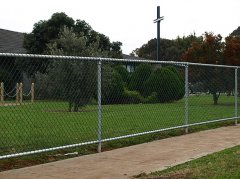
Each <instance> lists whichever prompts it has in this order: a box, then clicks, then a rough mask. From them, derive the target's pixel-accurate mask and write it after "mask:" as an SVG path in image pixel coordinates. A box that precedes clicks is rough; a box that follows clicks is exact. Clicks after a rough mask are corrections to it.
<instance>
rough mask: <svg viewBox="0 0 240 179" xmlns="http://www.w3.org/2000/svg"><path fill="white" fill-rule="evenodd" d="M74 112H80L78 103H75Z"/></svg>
mask: <svg viewBox="0 0 240 179" xmlns="http://www.w3.org/2000/svg"><path fill="white" fill-rule="evenodd" d="M73 112H78V105H77V104H76V103H75V104H74V109H73Z"/></svg>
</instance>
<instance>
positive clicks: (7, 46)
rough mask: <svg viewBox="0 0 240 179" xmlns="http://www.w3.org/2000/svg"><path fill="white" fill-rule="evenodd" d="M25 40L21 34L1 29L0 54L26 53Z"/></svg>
mask: <svg viewBox="0 0 240 179" xmlns="http://www.w3.org/2000/svg"><path fill="white" fill-rule="evenodd" d="M23 39H24V34H23V33H21V32H14V31H10V30H5V29H0V53H26V49H24V48H23Z"/></svg>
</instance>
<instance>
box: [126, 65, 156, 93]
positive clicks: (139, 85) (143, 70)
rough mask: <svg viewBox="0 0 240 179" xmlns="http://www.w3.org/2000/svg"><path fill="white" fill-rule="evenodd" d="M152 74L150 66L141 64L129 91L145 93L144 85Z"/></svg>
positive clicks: (131, 80) (135, 72) (133, 76)
mask: <svg viewBox="0 0 240 179" xmlns="http://www.w3.org/2000/svg"><path fill="white" fill-rule="evenodd" d="M151 73H152V67H151V65H149V64H140V65H138V66H137V68H136V70H135V71H134V72H133V74H132V76H131V79H130V82H129V89H130V90H135V91H139V92H140V93H141V94H142V93H143V84H144V82H145V81H146V80H147V79H148V78H149V76H150V75H151Z"/></svg>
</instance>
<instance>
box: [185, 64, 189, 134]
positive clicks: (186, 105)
mask: <svg viewBox="0 0 240 179" xmlns="http://www.w3.org/2000/svg"><path fill="white" fill-rule="evenodd" d="M188 93H189V92H188V65H186V66H185V125H188V95H189V94H188ZM185 133H188V126H187V127H186V128H185Z"/></svg>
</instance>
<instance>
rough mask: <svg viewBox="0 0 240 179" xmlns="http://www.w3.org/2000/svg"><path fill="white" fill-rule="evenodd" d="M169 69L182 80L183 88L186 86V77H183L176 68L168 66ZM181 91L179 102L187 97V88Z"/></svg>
mask: <svg viewBox="0 0 240 179" xmlns="http://www.w3.org/2000/svg"><path fill="white" fill-rule="evenodd" d="M166 68H167V69H169V70H171V71H172V72H173V73H175V74H176V75H177V76H178V78H179V79H180V81H181V82H182V84H181V86H182V85H183V86H185V80H184V77H183V76H182V75H181V73H180V72H179V70H177V68H175V67H174V66H166ZM180 90H181V91H180V92H179V96H178V98H177V100H179V99H182V98H183V97H184V95H185V88H181V89H180Z"/></svg>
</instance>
